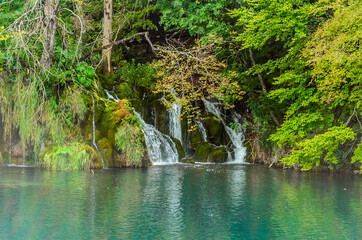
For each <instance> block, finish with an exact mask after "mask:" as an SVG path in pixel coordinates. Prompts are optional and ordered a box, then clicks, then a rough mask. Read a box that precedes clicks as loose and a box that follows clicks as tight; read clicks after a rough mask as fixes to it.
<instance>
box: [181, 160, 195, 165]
mask: <svg viewBox="0 0 362 240" xmlns="http://www.w3.org/2000/svg"><path fill="white" fill-rule="evenodd" d="M181 162H182V163H192V164H195V160H193V159H183V160H181Z"/></svg>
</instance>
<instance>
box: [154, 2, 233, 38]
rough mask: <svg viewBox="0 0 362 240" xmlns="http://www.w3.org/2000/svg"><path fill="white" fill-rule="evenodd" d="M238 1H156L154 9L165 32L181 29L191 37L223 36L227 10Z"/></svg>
mask: <svg viewBox="0 0 362 240" xmlns="http://www.w3.org/2000/svg"><path fill="white" fill-rule="evenodd" d="M238 2H240V1H234V0H211V1H205V0H197V1H195V0H193V1H182V0H175V1H166V0H157V4H156V8H157V9H159V11H160V12H161V21H160V23H161V24H163V25H164V27H165V29H166V30H173V29H174V28H176V29H181V30H186V31H188V32H189V33H190V34H191V35H196V34H201V35H207V34H215V33H218V34H225V33H226V32H227V30H228V26H229V22H228V21H226V20H229V19H228V18H227V9H230V8H233V7H234V6H236V5H237V3H238Z"/></svg>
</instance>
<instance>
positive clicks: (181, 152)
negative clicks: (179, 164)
mask: <svg viewBox="0 0 362 240" xmlns="http://www.w3.org/2000/svg"><path fill="white" fill-rule="evenodd" d="M170 137H171V136H170ZM171 139H172V141H173V142H174V143H175V145H176V149H177V153H178V158H179V160H180V159H181V158H184V157H185V156H186V155H185V151H184V149H183V147H182V144H181V142H180V140H178V139H177V138H174V137H171Z"/></svg>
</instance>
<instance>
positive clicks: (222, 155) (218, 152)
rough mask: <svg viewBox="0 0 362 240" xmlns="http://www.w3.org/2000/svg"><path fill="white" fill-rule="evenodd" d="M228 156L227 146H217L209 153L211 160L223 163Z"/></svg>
mask: <svg viewBox="0 0 362 240" xmlns="http://www.w3.org/2000/svg"><path fill="white" fill-rule="evenodd" d="M227 158H228V152H227V151H226V148H225V147H217V148H215V149H214V151H212V152H211V153H210V155H209V159H208V160H209V162H215V163H223V162H226V161H227Z"/></svg>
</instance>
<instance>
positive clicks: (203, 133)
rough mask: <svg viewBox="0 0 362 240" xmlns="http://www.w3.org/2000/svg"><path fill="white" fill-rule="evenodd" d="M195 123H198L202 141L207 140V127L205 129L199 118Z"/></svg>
mask: <svg viewBox="0 0 362 240" xmlns="http://www.w3.org/2000/svg"><path fill="white" fill-rule="evenodd" d="M195 123H196V126H197V129H198V130H199V132H200V134H201V138H202V141H204V142H207V133H206V129H205V127H204V125H203V124H202V122H201V121H200V120H198V119H195Z"/></svg>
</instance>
